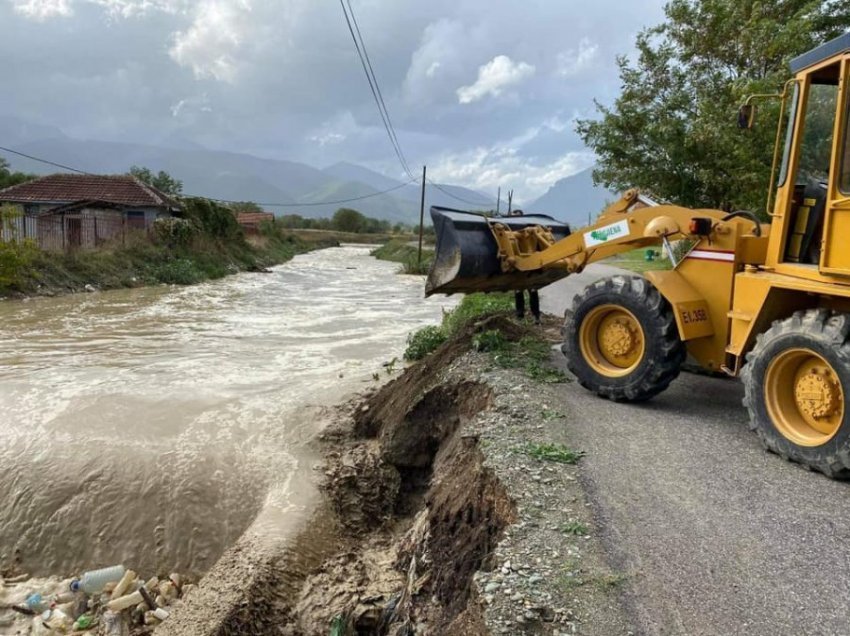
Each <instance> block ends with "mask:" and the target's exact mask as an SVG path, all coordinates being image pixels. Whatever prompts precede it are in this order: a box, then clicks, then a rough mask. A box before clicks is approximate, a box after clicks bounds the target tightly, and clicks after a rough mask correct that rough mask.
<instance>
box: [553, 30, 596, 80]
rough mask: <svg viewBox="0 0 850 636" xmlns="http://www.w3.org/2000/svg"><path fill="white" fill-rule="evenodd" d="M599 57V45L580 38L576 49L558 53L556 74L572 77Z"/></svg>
mask: <svg viewBox="0 0 850 636" xmlns="http://www.w3.org/2000/svg"><path fill="white" fill-rule="evenodd" d="M597 57H599V45H598V44H595V43H593V42H591V41H590V40H589V39H588V38H582V39H581V41H580V42H579V43H578V48H577V49H569V50H567V51H562V52H561V53H558V71H557V72H558V75H560V76H561V77H572V76H573V75H578V74H579V73H581V72H582V71H584V70H586V69H588V68H590V67H591V65H592V64H593V62H594V61H595V60H596V58H597Z"/></svg>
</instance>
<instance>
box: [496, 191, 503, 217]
mask: <svg viewBox="0 0 850 636" xmlns="http://www.w3.org/2000/svg"><path fill="white" fill-rule="evenodd" d="M501 207H502V186H499V190H498V194H496V216H499V208H501Z"/></svg>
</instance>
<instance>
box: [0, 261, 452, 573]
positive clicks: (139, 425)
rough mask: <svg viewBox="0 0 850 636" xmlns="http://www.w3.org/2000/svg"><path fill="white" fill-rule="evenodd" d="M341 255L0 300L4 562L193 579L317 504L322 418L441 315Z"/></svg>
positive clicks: (391, 270)
mask: <svg viewBox="0 0 850 636" xmlns="http://www.w3.org/2000/svg"><path fill="white" fill-rule="evenodd" d="M368 251H369V250H368V248H360V247H343V248H333V249H328V250H323V251H319V252H312V253H309V254H305V255H301V256H297V257H296V258H295V259H294V260H293V261H290V262H289V263H287V264H285V265H282V266H279V267H276V268H275V269H274V270H273V272H272V273H271V274H242V275H236V276H232V277H229V278H226V279H222V280H219V281H215V282H211V283H204V284H201V285H197V286H194V287H185V288H164V287H158V288H143V289H136V290H119V291H114V292H108V293H99V294H89V295H72V296H64V297H60V298H52V299H34V300H31V301H15V302H8V303H0V422H2V426H0V484H3V487H2V488H0V506H2V509H3V510H4V523H3V524H2V525H0V561H1V562H2V563H3V565H4V566H8V565H14V566H15V567H17V568H19V569H21V570H24V571H26V572H29V573H30V574H35V575H39V574H45V575H47V574H53V575H66V574H71V573H74V572H78V571H80V570H82V569H87V568H90V567H96V566H99V565H109V564H111V563H114V562H121V561H126V562H127V563H128V565H132V566H133V567H134V568H136V569H138V570H139V571H146V572H152V571H160V570H165V571H171V570H177V571H181V572H184V573H189V574H195V575H200V574H202V573H203V572H205V571H206V570H207V569H208V568H209V567H210V566H211V565H212V564H213V563H214V562H215V561H216V560H217V559H218V558H219V556H220V555H221V554H222V553H223V551H224V550H225V548H226V547H227V546H229V545H231V544H233V543H234V542H235V541H236V540H237V539H238V538H239V537H240V536H242V535H243V534H244V533H245V531H246V530H248V529H249V528H250V529H251V532H250V534H251V535H252V536H259V535H266V534H273V535H277V536H280V535H286V534H287V532H288V530H287V528H288V527H290V526H293V525H297V520H298V519H299V518H300V517H301V516H303V515H304V514H307V513H306V511H308V510H309V509H310V508H311V502H312V500H313V497H314V495H315V491H314V488H313V485H312V482H313V480H312V479H311V475H312V470H311V468H312V465H313V462H314V461H315V459H316V458H315V457H314V456H313V455H311V453H310V452H309V450H308V448H307V441H308V440H309V439H311V438H312V437H313V436H314V435H315V434H316V433H317V432H318V431H319V430H321V428H322V427H323V426H324V425H325V423H326V409H327V408H328V407H329V406H330V405H333V404H334V403H336V402H338V401H339V400H341V399H342V398H343V396H345V395H346V394H348V393H351V392H354V391H358V390H361V389H363V388H364V387H366V386H368V385H369V383H371V382H372V381H373V380H372V374H373V373H379V374H385V370H384V367H383V366H382V365H383V363H385V362H387V361H389V360H391V359H392V358H393V357H395V356H400V353H401V351H402V350H403V348H404V341H405V337H406V335H407V333H408V332H409V331H411V330H412V329H415V328H416V327H418V326H421V325H422V324H426V323H429V322H434V321H436V320H438V319H439V317H440V315H441V311H442V308H443V307H444V306H448V305H449V303H447V302H446V301H442V302H440V301H426V300H423V299H422V291H421V288H422V284H421V280H420V279H418V278H417V279H414V278H409V277H402V276H396V275H395V271H396V269H397V267H396V266H395V265H394V264H391V263H384V262H380V261H376V260H375V259H373V258H371V257H369V256H368Z"/></svg>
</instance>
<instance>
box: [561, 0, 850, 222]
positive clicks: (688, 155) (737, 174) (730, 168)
mask: <svg viewBox="0 0 850 636" xmlns="http://www.w3.org/2000/svg"><path fill="white" fill-rule="evenodd" d="M665 14H666V17H667V21H666V22H665V23H664V24H661V25H659V26H656V27H653V28H650V29H646V30H644V31H642V32H641V33H640V34H639V35H638V37H637V43H636V46H637V56H636V58H635V59H634V60H630V59H628V58H626V57H620V58H619V59H618V64H619V66H620V80H621V83H622V91H621V93H620V96H619V97H618V98H617V99H616V101H615V102H614V104H613V106H610V107H608V106H604V105H602V104H599V103H598V102H597V104H596V107H597V111H598V113H599V114H600V115H601V117H600V118H599V119H588V120H581V121H579V122H578V124H577V131H578V133H579V135H580V136H581V137H582V139H583V140H584V142H585V144H587V146H589V147H590V148H592V149H593V150H594V151H595V152H596V155H597V157H598V165H597V168H596V169H595V170H594V173H593V176H594V180H595V181H596V182H597V183H601V184H603V185H604V186H606V187H607V188H610V189H613V190H619V191H622V190H626V189H628V188H632V187H638V188H640V189H642V190H645V191H647V192H649V193H650V194H652V195H654V196H656V197H658V198H660V199H663V200H668V201H671V202H674V203H678V204H681V205H685V206H689V207H712V208H720V209H733V208H734V209H742V208H747V209H751V210H757V211H761V210H762V208H763V206H764V200H765V196H766V192H767V187H768V181H769V175H770V164H771V158H772V153H773V141H774V134H775V126H773V125H771V124H772V122H775V121H776V118H777V117H778V104H776V103H770V104H764V105H763V107H762V109H761V112H760V125H759V126H758V127H757V128H756V129H755V130H752V131H746V132H742V131H739V130H738V129H737V127H736V126H735V112H736V110H737V108H738V106H739V105H740V104H741V103H742V102H743V100H744V99H745V98H746V96H747V95H749V94H753V93H772V92H777V91H779V90H781V89H782V86H783V84H784V82H785V81H786V80H787V79H789V78H790V71H789V69H788V62H789V60H790V59H791V58H792V57H794V56H796V55H799V54H800V53H803V52H805V51H807V50H809V49H811V48H813V47H815V46H817V45H818V44H821V43H822V42H824V41H826V40H827V39H830V38H832V37H835V36H836V35H839V34H841V33H843V32H844V31H845V30H847V29H848V27H850V0H671V1H670V2H669V3H668V4H667V6H666V7H665Z"/></svg>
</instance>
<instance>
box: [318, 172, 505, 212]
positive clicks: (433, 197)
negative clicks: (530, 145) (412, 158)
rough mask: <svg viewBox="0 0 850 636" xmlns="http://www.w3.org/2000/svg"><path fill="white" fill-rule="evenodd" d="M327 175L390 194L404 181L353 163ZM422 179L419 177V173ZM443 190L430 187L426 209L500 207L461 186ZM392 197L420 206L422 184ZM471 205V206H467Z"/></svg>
mask: <svg viewBox="0 0 850 636" xmlns="http://www.w3.org/2000/svg"><path fill="white" fill-rule="evenodd" d="M324 172H326V173H327V174H330V175H333V176H335V177H337V178H339V179H344V180H346V181H359V182H360V183H365V184H367V185H369V186H372V187H373V188H375V189H376V190H378V191H379V192H382V191H384V190H389V189H390V188H395V187H398V186H400V185H401V184H402V181H401V180H398V179H393V178H391V177H388V176H386V175H383V174H381V173H380V172H375V171H374V170H369V169H368V168H364V167H363V166H358V165H356V164H353V163H348V162H344V161H343V162H339V163H335V164H334V165H332V166H328V167H327V168H325V169H324ZM417 176H418V173H417ZM438 185H439V186H440V188H442V190H440V188H437V187H435V186H434V185H429V186H428V188H427V189H426V191H425V205H426V208H427V207H430V206H432V205H436V206H440V207H444V208H452V207H454V208H456V207H460V208H461V209H464V210H465V209H469V208H476V209H481V210H489V209H491V208H494V207H495V206H496V199H495V197H490V196H487V195H486V194H483V193H481V192H478V191H477V190H470V189H469V188H464V187H461V186H453V185H447V184H445V183H440V184H438ZM392 196H393V197H395V198H399V199H405V200H407V201H413V202H415V203H416V204H417V206H418V205H419V201H420V198H421V197H422V190H421V186H420V184H419V183H411V184H410V185H407V186H405V187H403V188H399V189H398V190H394V191H393V192H392ZM467 202H468V203H467ZM416 209H417V210H418V209H419V208H418V207H417V208H416Z"/></svg>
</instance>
